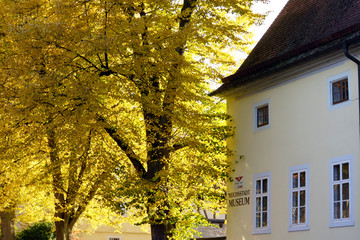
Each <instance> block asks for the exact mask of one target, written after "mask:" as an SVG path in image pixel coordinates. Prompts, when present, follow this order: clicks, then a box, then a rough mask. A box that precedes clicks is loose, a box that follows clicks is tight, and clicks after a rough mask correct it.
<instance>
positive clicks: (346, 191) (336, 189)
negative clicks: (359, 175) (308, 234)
mask: <svg viewBox="0 0 360 240" xmlns="http://www.w3.org/2000/svg"><path fill="white" fill-rule="evenodd" d="M353 158H354V157H353V155H347V156H342V157H338V158H334V159H331V160H330V225H329V226H330V227H343V226H352V225H354V214H353V204H354V202H353V197H352V195H353V187H352V185H353V173H352V162H353Z"/></svg>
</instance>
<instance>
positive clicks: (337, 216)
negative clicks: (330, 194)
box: [334, 202, 340, 219]
mask: <svg viewBox="0 0 360 240" xmlns="http://www.w3.org/2000/svg"><path fill="white" fill-rule="evenodd" d="M334 219H340V202H336V203H334Z"/></svg>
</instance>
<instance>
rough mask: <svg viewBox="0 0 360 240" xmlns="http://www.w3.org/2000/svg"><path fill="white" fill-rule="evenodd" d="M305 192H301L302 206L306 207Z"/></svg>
mask: <svg viewBox="0 0 360 240" xmlns="http://www.w3.org/2000/svg"><path fill="white" fill-rule="evenodd" d="M305 199H306V198H305V191H304V190H303V191H300V206H301V207H302V206H305Z"/></svg>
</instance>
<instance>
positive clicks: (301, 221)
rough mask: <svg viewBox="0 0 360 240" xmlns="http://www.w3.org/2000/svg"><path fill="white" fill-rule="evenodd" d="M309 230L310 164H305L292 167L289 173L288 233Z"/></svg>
mask: <svg viewBox="0 0 360 240" xmlns="http://www.w3.org/2000/svg"><path fill="white" fill-rule="evenodd" d="M309 229H310V224H309V164H305V165H300V166H295V167H291V168H290V171H289V227H288V231H304V230H309Z"/></svg>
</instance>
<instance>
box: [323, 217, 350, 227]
mask: <svg viewBox="0 0 360 240" xmlns="http://www.w3.org/2000/svg"><path fill="white" fill-rule="evenodd" d="M354 225H355V223H354V220H352V219H350V220H338V221H333V222H330V224H329V228H337V227H352V226H354Z"/></svg>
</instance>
